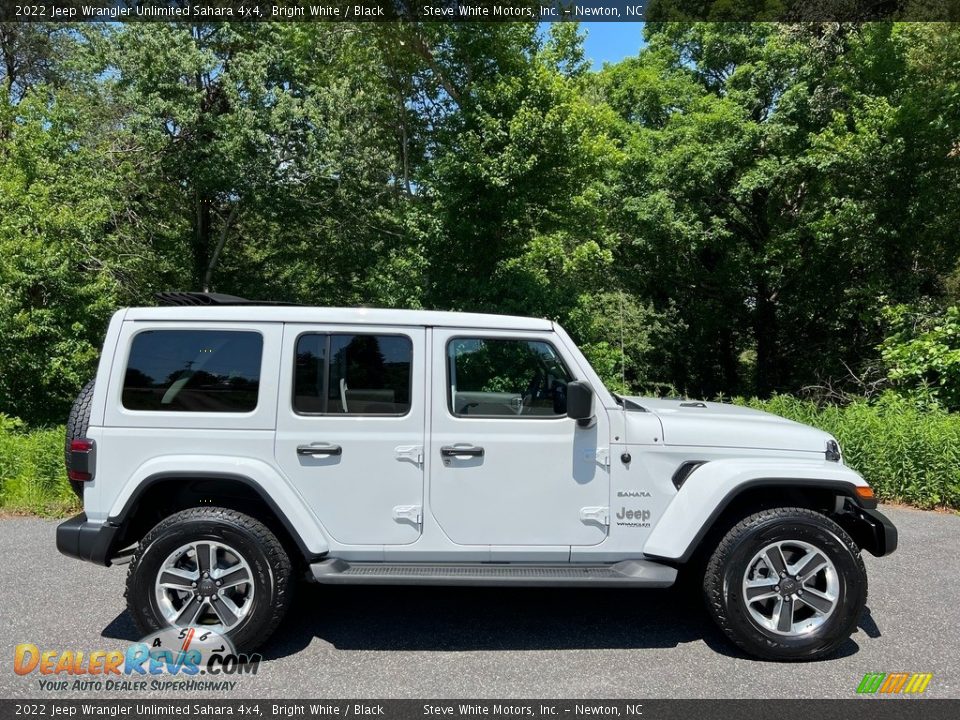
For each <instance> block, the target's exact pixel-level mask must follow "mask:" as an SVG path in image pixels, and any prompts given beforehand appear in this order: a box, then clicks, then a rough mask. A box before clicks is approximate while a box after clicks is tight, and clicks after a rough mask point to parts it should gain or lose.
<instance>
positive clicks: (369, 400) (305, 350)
mask: <svg viewBox="0 0 960 720" xmlns="http://www.w3.org/2000/svg"><path fill="white" fill-rule="evenodd" d="M296 356H297V360H296V363H297V364H296V370H295V372H294V392H293V409H294V410H295V411H296V412H298V413H305V414H328V415H338V414H339V415H405V414H406V413H407V412H409V410H410V392H411V387H410V383H411V374H410V369H411V365H412V362H413V343H412V342H411V341H410V338H408V337H404V336H401V335H363V334H357V335H353V334H351V335H347V334H329V335H328V334H323V333H307V334H305V335H301V336H300V337H299V338H298V339H297V350H296Z"/></svg>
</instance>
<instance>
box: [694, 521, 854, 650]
mask: <svg viewBox="0 0 960 720" xmlns="http://www.w3.org/2000/svg"><path fill="white" fill-rule="evenodd" d="M703 589H704V594H705V596H706V601H707V607H708V610H709V612H710V614H711V615H712V616H713V618H714V620H715V621H716V622H717V624H718V625H719V626H720V628H721V629H722V630H723V631H724V633H726V635H727V636H728V637H729V638H730V639H731V640H733V642H735V643H736V644H737V645H738V646H739V647H740V648H742V649H743V650H745V651H746V652H748V653H750V654H751V655H755V656H757V657H761V658H765V659H769V660H815V659H819V658H822V657H826V656H828V655H830V654H832V653H833V652H835V651H836V650H837V648H839V646H840V645H841V644H842V643H843V642H844V641H845V640H846V639H847V638H848V637H850V634H851V633H852V632H853V630H854V628H855V627H856V625H857V621H858V620H859V618H860V614H861V613H862V612H863V608H864V605H865V604H866V601H867V573H866V569H865V568H864V566H863V560H862V559H861V557H860V551H859V549H858V548H857V546H856V544H855V543H854V542H853V540H852V539H851V538H850V536H849V535H847V533H846V532H844V530H843V529H842V528H841V527H840V526H839V525H837V524H836V523H835V522H833V521H832V520H830V519H829V518H827V517H826V516H824V515H822V514H820V513H817V512H813V511H812V510H806V509H803V508H776V509H773V510H765V511H763V512H760V513H757V514H755V515H751V516H750V517H748V518H746V519H744V520H742V521H741V522H739V523H738V524H737V525H735V526H734V527H733V528H732V529H731V530H730V531H729V532H728V533H727V534H726V536H725V537H724V538H723V540H722V541H721V542H720V545H719V546H718V547H717V549H716V551H715V552H714V553H713V556H712V557H711V558H710V562H709V563H708V564H707V569H706V574H705V576H704V583H703Z"/></svg>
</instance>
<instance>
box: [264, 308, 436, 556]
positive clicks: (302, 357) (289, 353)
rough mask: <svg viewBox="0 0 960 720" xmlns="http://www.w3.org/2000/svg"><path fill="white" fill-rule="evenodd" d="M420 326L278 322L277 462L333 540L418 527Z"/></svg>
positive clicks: (408, 532) (382, 536)
mask: <svg viewBox="0 0 960 720" xmlns="http://www.w3.org/2000/svg"><path fill="white" fill-rule="evenodd" d="M425 336H426V333H425V331H424V330H423V329H422V328H410V329H406V328H404V329H397V328H376V327H370V326H357V327H348V326H342V325H337V326H324V325H294V324H288V325H286V326H285V328H284V333H283V359H282V371H281V374H280V393H279V394H280V402H279V407H278V412H277V439H276V457H277V462H278V464H279V465H280V467H281V469H282V470H283V472H284V473H285V474H286V475H287V477H288V478H289V479H290V480H291V481H292V482H293V484H294V485H295V486H296V487H297V489H298V490H299V491H300V493H301V494H302V495H303V497H304V499H305V500H306V501H307V503H308V504H309V505H310V507H311V508H312V509H313V511H314V512H315V513H316V514H317V516H318V517H319V519H320V521H321V522H322V524H323V526H324V528H325V529H326V530H327V532H328V533H329V534H330V536H331V538H332V539H333V540H335V541H337V542H339V543H341V544H344V545H402V544H407V543H412V542H414V541H415V540H416V539H417V538H419V537H420V524H421V519H422V515H421V512H422V511H421V506H422V504H423V444H424V419H425V409H424V403H425V399H424V398H425V392H424V390H425V385H424V383H425V368H426V358H425Z"/></svg>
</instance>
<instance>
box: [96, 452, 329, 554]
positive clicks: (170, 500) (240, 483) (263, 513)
mask: <svg viewBox="0 0 960 720" xmlns="http://www.w3.org/2000/svg"><path fill="white" fill-rule="evenodd" d="M204 506H211V507H213V506H216V507H226V508H228V509H231V510H237V511H240V512H244V513H246V514H248V515H250V516H251V517H254V518H256V519H257V520H260V521H261V522H263V523H264V524H265V525H267V527H268V528H270V529H271V530H272V531H273V532H274V534H275V535H277V538H278V539H279V540H280V541H281V543H283V545H284V546H285V547H286V548H287V550H288V552H290V553H291V557H298V558H300V557H302V558H303V559H304V561H305V562H306V563H309V562H313V561H315V560H317V559H319V558H321V557H323V556H324V555H325V554H326V552H327V545H326V541H325V540H324V539H323V538H322V536H321V535H319V529H317V530H314V529H313V528H311V527H310V526H309V525H308V526H307V527H304V519H303V517H302V515H303V512H302V510H303V508H301V513H300V517H296V516H294V514H293V513H292V512H288V510H287V508H285V507H283V506H282V505H281V504H280V503H279V502H278V501H277V500H276V498H274V497H273V496H272V495H271V493H270V491H269V489H268V488H266V487H264V485H263V484H262V483H261V482H259V481H258V480H256V479H254V478H253V477H251V476H250V475H248V474H244V473H237V472H229V471H211V470H204V471H194V472H191V471H188V470H165V471H159V472H154V473H152V474H150V475H148V476H146V477H144V478H143V479H142V480H140V481H139V482H137V484H136V487H135V488H133V490H132V491H131V492H130V493H129V495H127V497H126V498H125V499H124V500H123V502H122V504H121V503H120V501H119V500H118V504H117V505H115V506H114V508H113V509H112V510H111V513H110V516H109V518H108V523H109V524H111V525H114V526H116V527H117V528H119V532H118V534H117V538H116V539H115V541H114V543H113V547H112V548H111V551H112V552H113V553H117V552H120V551H122V550H123V549H124V548H126V547H129V546H130V545H133V544H134V543H137V542H139V541H140V539H141V538H143V537H144V536H145V535H146V534H147V533H148V532H149V531H150V529H151V528H152V527H154V526H155V525H156V524H157V523H158V522H160V521H161V520H162V519H164V518H165V517H169V516H170V515H172V514H173V513H175V512H178V511H180V510H185V509H188V508H191V507H204Z"/></svg>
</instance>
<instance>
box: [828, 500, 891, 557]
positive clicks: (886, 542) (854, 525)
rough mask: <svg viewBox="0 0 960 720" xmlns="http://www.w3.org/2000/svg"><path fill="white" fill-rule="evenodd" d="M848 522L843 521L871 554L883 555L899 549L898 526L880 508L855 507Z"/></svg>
mask: <svg viewBox="0 0 960 720" xmlns="http://www.w3.org/2000/svg"><path fill="white" fill-rule="evenodd" d="M849 516H852V517H851V519H850V521H849V522H848V523H843V522H842V523H841V525H843V526H844V529H846V530H847V531H848V532H849V533H850V534H851V535H852V536H853V539H854V540H855V541H856V543H857V545H859V546H860V547H861V548H864V549H865V550H868V551H869V552H870V554H871V555H876V556H877V557H883V556H884V555H889V554H890V553H892V552H893V551H894V550H896V549H897V540H898V534H897V528H896V527H895V526H894V524H893V523H892V522H890V520H889V518H887V516H886V515H884V514H883V513H881V512H879V511H878V510H873V509H867V508H862V507H853V508H852V509H851V512H850V513H849V515H848V517H849Z"/></svg>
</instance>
